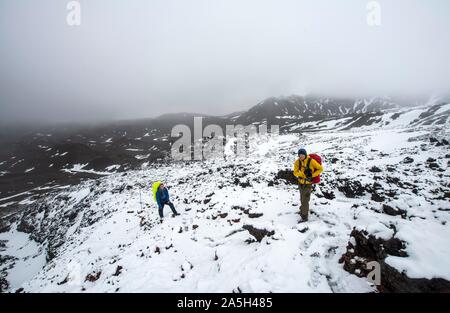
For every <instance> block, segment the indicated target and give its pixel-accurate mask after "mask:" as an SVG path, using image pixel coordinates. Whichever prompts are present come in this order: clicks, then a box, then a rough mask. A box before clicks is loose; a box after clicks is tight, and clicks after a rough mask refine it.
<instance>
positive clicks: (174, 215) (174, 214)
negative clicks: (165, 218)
mask: <svg viewBox="0 0 450 313" xmlns="http://www.w3.org/2000/svg"><path fill="white" fill-rule="evenodd" d="M178 215H181V214H180V213H178V212H177V213H173V214H172V217H176V216H178Z"/></svg>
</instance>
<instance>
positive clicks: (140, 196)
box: [139, 186, 142, 212]
mask: <svg viewBox="0 0 450 313" xmlns="http://www.w3.org/2000/svg"><path fill="white" fill-rule="evenodd" d="M139 203H140V204H141V212H142V195H141V186H139Z"/></svg>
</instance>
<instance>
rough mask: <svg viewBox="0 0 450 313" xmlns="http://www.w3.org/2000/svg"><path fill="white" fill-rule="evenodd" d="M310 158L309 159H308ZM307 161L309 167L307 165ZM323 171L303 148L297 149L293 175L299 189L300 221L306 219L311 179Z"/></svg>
mask: <svg viewBox="0 0 450 313" xmlns="http://www.w3.org/2000/svg"><path fill="white" fill-rule="evenodd" d="M309 160H310V161H309ZM308 162H309V168H307V167H308ZM322 172H323V167H322V165H320V164H319V162H317V161H316V160H314V159H313V158H310V157H309V156H308V154H307V153H306V150H305V149H300V150H298V159H297V160H295V162H294V176H295V177H297V178H298V188H299V190H300V203H301V206H300V217H301V222H306V221H308V215H309V200H310V198H311V192H312V181H313V179H314V178H315V177H317V176H319V175H320V174H321V173H322Z"/></svg>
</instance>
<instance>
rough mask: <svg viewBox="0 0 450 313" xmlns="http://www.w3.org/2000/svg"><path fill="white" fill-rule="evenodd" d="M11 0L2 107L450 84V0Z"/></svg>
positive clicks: (60, 109)
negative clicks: (73, 3)
mask: <svg viewBox="0 0 450 313" xmlns="http://www.w3.org/2000/svg"><path fill="white" fill-rule="evenodd" d="M68 2H69V1H64V0H40V1H36V0H2V1H0V121H1V122H2V123H5V122H11V121H16V120H22V121H45V120H51V121H63V122H64V121H79V120H92V119H102V120H104V119H122V118H135V117H138V118H139V117H152V116H156V115H159V114H162V113H166V112H179V111H183V112H185V111H188V112H202V113H208V114H226V113H231V112H233V111H238V110H243V109H247V108H249V107H251V106H252V105H254V104H256V103H257V102H259V101H260V100H263V99H264V98H266V97H269V96H280V95H290V94H300V95H301V94H307V93H315V94H324V95H339V96H371V95H406V96H417V95H423V94H426V95H428V94H432V93H442V92H448V91H449V89H450V1H447V0H382V1H378V2H379V3H380V5H381V25H380V26H376V27H373V26H369V25H368V24H367V14H368V10H367V8H366V5H367V3H368V2H369V1H366V0H340V1H336V0H309V1H302V0H276V1H275V0H271V1H266V0H127V1H123V0H117V1H114V0H80V1H79V2H80V4H81V25H80V26H69V25H68V24H67V22H66V17H67V14H68V11H67V8H66V5H67V3H68Z"/></svg>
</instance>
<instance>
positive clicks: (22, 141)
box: [0, 95, 449, 198]
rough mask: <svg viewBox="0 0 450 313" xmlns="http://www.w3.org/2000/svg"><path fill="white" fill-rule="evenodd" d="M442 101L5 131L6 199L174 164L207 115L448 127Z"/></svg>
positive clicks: (277, 108) (229, 121)
mask: <svg viewBox="0 0 450 313" xmlns="http://www.w3.org/2000/svg"><path fill="white" fill-rule="evenodd" d="M437 101H438V100H437V99H435V100H433V101H427V102H423V103H420V106H418V107H412V106H408V105H406V104H405V103H396V102H394V101H393V100H392V99H390V98H386V97H378V98H371V99H363V98H361V99H351V98H348V99H345V98H325V97H314V96H307V97H303V96H296V95H292V96H287V97H272V98H268V99H266V100H264V101H261V102H260V103H258V104H257V105H255V106H253V107H252V108H250V109H249V110H247V111H243V112H234V113H231V114H228V115H224V116H206V115H202V114H194V113H176V114H164V115H162V116H159V117H157V118H143V119H138V120H121V121H115V122H108V123H105V122H103V123H99V124H94V123H89V124H86V125H82V124H73V125H67V126H55V127H47V128H41V129H40V130H39V131H33V132H30V131H28V132H27V133H26V134H25V135H21V136H10V134H8V135H6V134H5V135H4V136H3V139H2V143H0V146H1V150H0V198H4V197H9V196H11V195H13V194H15V193H19V192H23V191H27V190H32V189H34V188H36V187H37V186H42V185H45V186H54V185H55V184H56V185H58V184H74V183H78V182H79V181H80V180H82V179H87V178H93V177H98V176H99V175H108V174H110V173H114V172H117V171H119V172H121V171H128V170H132V169H139V168H141V167H142V166H148V165H149V164H153V163H165V162H168V161H170V148H171V145H172V143H173V142H174V141H175V140H176V138H172V137H171V131H172V128H173V127H174V126H175V125H178V124H184V125H187V126H189V127H190V128H191V130H193V123H194V117H196V116H202V117H203V119H202V124H203V127H205V126H206V125H209V124H216V125H219V126H220V127H222V128H223V129H225V126H226V125H238V124H240V125H244V126H245V125H250V124H253V125H261V124H266V125H267V126H269V127H270V126H271V125H279V129H280V132H281V133H282V134H285V133H304V132H317V131H330V130H352V129H363V128H372V129H376V128H386V127H388V128H389V127H396V126H399V125H403V126H415V127H421V126H426V125H445V124H446V123H448V120H449V107H448V103H440V102H437ZM436 103H438V104H436Z"/></svg>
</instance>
